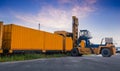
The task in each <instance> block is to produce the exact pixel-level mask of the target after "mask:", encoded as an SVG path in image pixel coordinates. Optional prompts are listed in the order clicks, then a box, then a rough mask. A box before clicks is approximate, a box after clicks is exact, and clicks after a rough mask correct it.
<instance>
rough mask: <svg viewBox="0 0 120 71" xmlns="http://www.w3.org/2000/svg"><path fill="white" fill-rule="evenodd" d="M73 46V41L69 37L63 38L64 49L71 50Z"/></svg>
mask: <svg viewBox="0 0 120 71" xmlns="http://www.w3.org/2000/svg"><path fill="white" fill-rule="evenodd" d="M72 48H73V42H72V38H71V37H66V38H65V50H66V51H71V49H72Z"/></svg>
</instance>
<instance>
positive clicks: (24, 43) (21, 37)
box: [5, 24, 44, 50]
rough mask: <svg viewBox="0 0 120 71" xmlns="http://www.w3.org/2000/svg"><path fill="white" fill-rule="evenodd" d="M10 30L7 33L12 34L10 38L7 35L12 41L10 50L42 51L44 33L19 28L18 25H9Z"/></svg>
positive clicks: (7, 36)
mask: <svg viewBox="0 0 120 71" xmlns="http://www.w3.org/2000/svg"><path fill="white" fill-rule="evenodd" d="M10 26H11V27H12V29H11V28H9V30H5V31H6V32H7V31H9V32H11V33H10V34H11V35H10V36H9V35H8V34H6V33H5V35H6V38H9V39H10V41H11V42H10V43H7V45H10V46H9V47H10V50H42V49H43V47H44V45H43V43H44V32H43V31H38V30H33V29H30V28H26V27H22V26H18V25H13V24H12V25H9V26H8V27H10ZM5 27H6V26H5Z"/></svg>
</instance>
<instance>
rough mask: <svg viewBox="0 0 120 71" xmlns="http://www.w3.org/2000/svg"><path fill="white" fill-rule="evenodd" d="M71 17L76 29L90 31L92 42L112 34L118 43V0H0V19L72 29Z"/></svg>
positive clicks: (31, 25) (5, 21)
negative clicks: (76, 22)
mask: <svg viewBox="0 0 120 71" xmlns="http://www.w3.org/2000/svg"><path fill="white" fill-rule="evenodd" d="M72 16H76V17H78V19H79V30H83V29H87V30H89V31H90V32H91V35H92V37H93V38H92V39H91V42H93V43H100V42H101V39H102V38H105V37H113V39H114V43H115V45H116V46H120V36H119V35H120V32H119V31H120V28H119V26H120V0H0V21H3V22H4V24H11V23H12V24H17V25H21V26H26V27H30V28H34V29H38V24H39V23H40V26H41V27H40V29H41V30H44V31H48V32H54V31H57V30H65V31H68V32H71V31H72Z"/></svg>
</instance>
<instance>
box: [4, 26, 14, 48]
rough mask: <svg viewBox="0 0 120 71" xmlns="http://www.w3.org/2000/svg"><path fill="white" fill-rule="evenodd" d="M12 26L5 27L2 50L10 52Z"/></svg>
mask: <svg viewBox="0 0 120 71" xmlns="http://www.w3.org/2000/svg"><path fill="white" fill-rule="evenodd" d="M11 33H12V25H4V28H3V40H2V49H5V50H9V49H10V48H11Z"/></svg>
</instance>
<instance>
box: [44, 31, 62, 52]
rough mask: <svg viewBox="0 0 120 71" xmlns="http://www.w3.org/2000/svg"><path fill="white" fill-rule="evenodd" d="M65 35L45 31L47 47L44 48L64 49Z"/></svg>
mask: <svg viewBox="0 0 120 71" xmlns="http://www.w3.org/2000/svg"><path fill="white" fill-rule="evenodd" d="M62 49H63V37H62V36H60V35H57V34H52V33H48V32H46V33H45V48H44V50H62Z"/></svg>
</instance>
